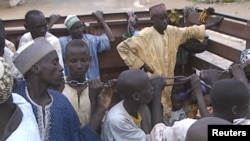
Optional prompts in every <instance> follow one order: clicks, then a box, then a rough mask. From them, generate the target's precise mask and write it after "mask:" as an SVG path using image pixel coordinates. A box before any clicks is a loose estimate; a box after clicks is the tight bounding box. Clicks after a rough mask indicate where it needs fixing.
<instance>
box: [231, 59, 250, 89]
mask: <svg viewBox="0 0 250 141" xmlns="http://www.w3.org/2000/svg"><path fill="white" fill-rule="evenodd" d="M229 70H231V72H232V74H233V76H234V78H235V79H238V80H240V81H242V82H243V83H244V84H245V85H246V86H248V80H247V76H246V74H245V72H244V68H243V66H242V65H241V64H234V65H232V66H230V68H229Z"/></svg>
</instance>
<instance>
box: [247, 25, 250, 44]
mask: <svg viewBox="0 0 250 141" xmlns="http://www.w3.org/2000/svg"><path fill="white" fill-rule="evenodd" d="M247 26H250V21H248V22H247ZM249 32H250V31H249ZM246 48H250V39H248V40H246Z"/></svg>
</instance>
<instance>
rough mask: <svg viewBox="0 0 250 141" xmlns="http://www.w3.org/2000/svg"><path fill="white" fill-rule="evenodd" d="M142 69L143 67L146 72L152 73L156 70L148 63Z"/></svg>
mask: <svg viewBox="0 0 250 141" xmlns="http://www.w3.org/2000/svg"><path fill="white" fill-rule="evenodd" d="M141 69H143V71H145V72H150V73H154V71H153V70H152V69H151V68H150V67H149V66H148V65H147V64H144V65H143V66H142V67H141Z"/></svg>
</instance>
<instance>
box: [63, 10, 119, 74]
mask: <svg viewBox="0 0 250 141" xmlns="http://www.w3.org/2000/svg"><path fill="white" fill-rule="evenodd" d="M93 14H94V15H95V16H96V17H97V18H98V20H99V21H100V22H101V24H102V26H103V28H104V31H105V33H104V34H102V35H100V36H96V35H91V34H86V33H84V32H85V31H84V30H85V29H84V28H85V24H84V23H82V22H81V21H80V19H79V18H78V17H77V16H76V15H69V16H67V18H66V19H65V21H64V24H65V26H66V27H67V29H68V31H69V33H70V35H68V36H64V37H60V38H59V39H60V42H61V47H62V52H63V57H64V56H65V48H66V45H67V43H68V42H69V41H71V40H72V39H82V40H83V41H84V42H85V43H86V44H87V45H88V47H89V49H90V55H91V57H92V60H91V65H90V67H89V69H88V72H87V74H86V78H88V79H94V78H99V77H100V70H99V61H98V53H101V52H103V51H107V50H110V42H112V41H114V40H115V38H114V36H113V33H112V32H111V30H110V28H109V26H108V25H107V23H106V22H105V21H104V19H103V13H102V11H96V12H94V13H93ZM65 74H66V75H68V74H69V72H68V69H67V68H65Z"/></svg>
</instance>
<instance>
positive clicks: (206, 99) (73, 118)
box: [0, 3, 250, 141]
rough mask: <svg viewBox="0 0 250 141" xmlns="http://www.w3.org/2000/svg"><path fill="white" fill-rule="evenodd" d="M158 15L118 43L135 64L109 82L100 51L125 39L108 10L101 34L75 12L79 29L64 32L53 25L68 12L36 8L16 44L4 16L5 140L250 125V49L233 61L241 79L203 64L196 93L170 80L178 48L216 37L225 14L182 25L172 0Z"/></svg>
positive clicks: (177, 138) (0, 93)
mask: <svg viewBox="0 0 250 141" xmlns="http://www.w3.org/2000/svg"><path fill="white" fill-rule="evenodd" d="M149 13H150V16H151V21H152V26H151V27H145V28H143V29H141V30H140V31H136V34H133V35H132V36H131V37H129V38H127V39H125V40H124V41H122V42H120V43H119V44H118V45H117V51H118V53H119V55H120V57H121V58H122V59H123V60H124V62H125V64H126V65H127V66H128V68H129V69H128V70H125V71H123V72H121V73H120V74H119V76H118V78H117V79H115V80H113V82H112V83H110V85H109V86H105V85H104V82H102V81H101V79H100V69H99V62H98V55H99V53H101V52H104V51H109V50H110V49H111V42H113V41H115V37H114V35H113V33H112V31H111V29H110V28H109V26H108V25H107V23H106V22H105V20H104V18H103V12H102V11H96V12H93V13H92V14H93V15H94V16H95V17H96V18H97V19H98V21H99V22H100V23H101V24H102V26H103V29H104V33H103V34H102V35H98V36H97V35H92V34H88V33H86V32H85V29H86V25H85V24H84V22H83V21H81V20H80V19H79V18H78V17H77V16H76V15H68V16H67V18H66V19H65V21H64V24H65V27H66V29H67V31H68V32H69V35H68V36H63V37H56V36H55V35H53V34H52V33H50V28H51V27H52V26H53V23H54V22H56V19H58V15H53V16H52V19H51V21H50V22H49V23H47V20H46V17H45V16H44V14H43V12H42V11H39V10H30V11H28V12H27V13H26V15H25V24H24V27H25V29H26V31H27V33H25V34H23V35H22V36H21V37H20V38H19V39H17V42H15V43H11V42H10V41H8V40H7V39H6V33H5V29H4V26H3V24H2V22H0V55H1V57H0V109H1V111H2V114H1V115H0V129H1V130H0V140H1V141H2V140H3V141H5V140H6V141H16V140H18V141H40V140H41V141H57V140H60V141H133V140H134V141H163V140H170V141H185V140H187V141H195V140H202V141H206V140H207V136H208V135H207V132H206V131H207V125H209V124H223V125H231V124H249V121H248V118H249V117H250V112H249V108H248V107H249V98H250V95H249V83H248V82H249V74H250V73H249V71H250V69H249V68H250V50H244V51H243V52H242V55H241V58H240V60H241V62H239V63H237V62H236V63H234V64H232V66H230V68H229V71H228V73H230V75H231V76H232V77H228V78H225V77H224V76H223V79H222V75H223V74H222V73H221V72H220V71H217V70H212V69H208V70H202V71H201V72H200V75H199V74H196V73H194V74H192V75H190V76H189V80H188V83H190V84H191V88H190V89H188V90H187V91H181V90H180V89H178V87H172V86H167V84H168V83H169V82H167V81H166V79H165V77H166V76H174V68H175V65H176V56H177V52H178V48H179V47H182V46H184V45H183V43H185V42H186V41H187V40H189V39H198V40H206V35H205V30H206V29H208V28H211V27H214V26H219V25H220V23H221V22H222V21H223V17H216V20H215V21H214V22H213V23H209V24H204V25H203V24H202V25H193V26H189V27H177V26H173V25H169V21H168V16H167V9H166V7H165V4H162V3H161V4H156V5H154V6H152V7H150V8H149ZM128 16H129V14H128ZM181 45H182V46H181ZM185 48H186V49H189V48H194V47H193V46H185ZM110 63H112V62H110ZM201 80H203V82H204V83H203V82H202V81H201ZM170 83H171V82H170ZM166 86H167V87H166ZM208 86H209V87H208ZM117 95H119V99H117V98H116V97H117Z"/></svg>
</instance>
